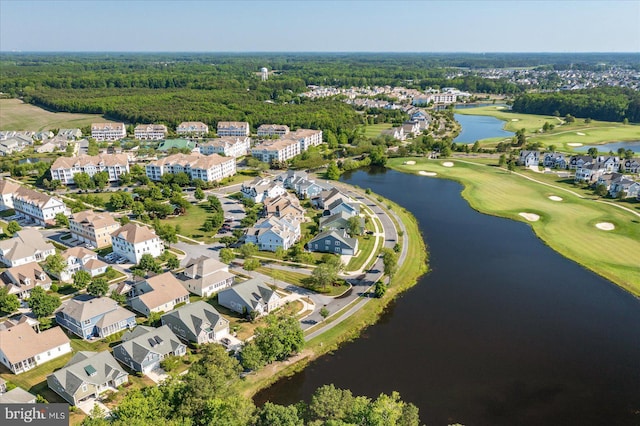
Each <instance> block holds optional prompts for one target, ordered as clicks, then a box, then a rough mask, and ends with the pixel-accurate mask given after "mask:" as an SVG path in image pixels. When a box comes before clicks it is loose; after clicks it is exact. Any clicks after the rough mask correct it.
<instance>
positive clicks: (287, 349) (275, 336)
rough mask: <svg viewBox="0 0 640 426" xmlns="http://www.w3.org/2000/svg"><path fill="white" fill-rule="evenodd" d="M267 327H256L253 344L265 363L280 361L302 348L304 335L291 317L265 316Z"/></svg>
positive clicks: (298, 323) (297, 323) (298, 324)
mask: <svg viewBox="0 0 640 426" xmlns="http://www.w3.org/2000/svg"><path fill="white" fill-rule="evenodd" d="M265 321H266V323H267V326H266V327H258V328H257V329H256V331H255V338H254V340H253V341H254V342H255V344H256V345H257V346H258V348H259V349H260V352H262V355H263V358H264V360H265V362H266V363H271V362H273V361H282V360H285V359H287V358H288V357H289V356H291V355H293V354H295V353H298V352H299V351H300V350H302V348H303V347H304V333H303V332H302V329H301V328H300V322H298V320H296V318H295V317H293V316H275V315H273V314H270V315H267V317H266V319H265Z"/></svg>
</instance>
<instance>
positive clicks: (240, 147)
mask: <svg viewBox="0 0 640 426" xmlns="http://www.w3.org/2000/svg"><path fill="white" fill-rule="evenodd" d="M250 147H251V138H249V137H248V136H226V137H223V138H215V139H210V140H208V141H207V142H206V143H201V144H198V149H199V150H200V154H204V155H211V154H222V155H224V156H225V157H242V156H243V155H247V153H248V152H249V148H250Z"/></svg>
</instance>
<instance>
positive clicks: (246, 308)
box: [218, 278, 282, 315]
mask: <svg viewBox="0 0 640 426" xmlns="http://www.w3.org/2000/svg"><path fill="white" fill-rule="evenodd" d="M218 303H219V304H220V305H221V306H224V307H225V308H229V309H231V310H232V311H234V312H237V313H239V314H243V315H245V314H250V313H251V312H254V311H255V312H256V313H257V314H258V315H264V314H268V313H270V312H272V311H274V310H275V309H277V308H279V307H280V305H281V304H282V299H281V297H280V296H279V295H278V293H276V292H275V291H274V290H272V289H271V288H269V286H268V285H267V284H266V283H265V282H264V281H263V280H262V279H260V278H253V279H250V280H248V281H245V282H242V283H239V284H235V285H233V286H231V288H228V289H226V290H222V291H221V292H220V293H218Z"/></svg>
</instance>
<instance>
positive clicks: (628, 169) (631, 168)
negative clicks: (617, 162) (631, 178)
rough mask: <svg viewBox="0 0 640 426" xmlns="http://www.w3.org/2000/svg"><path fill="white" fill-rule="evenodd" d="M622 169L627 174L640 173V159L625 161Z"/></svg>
mask: <svg viewBox="0 0 640 426" xmlns="http://www.w3.org/2000/svg"><path fill="white" fill-rule="evenodd" d="M622 169H623V170H624V172H625V173H639V172H640V159H637V158H630V159H627V160H624V162H623V164H622Z"/></svg>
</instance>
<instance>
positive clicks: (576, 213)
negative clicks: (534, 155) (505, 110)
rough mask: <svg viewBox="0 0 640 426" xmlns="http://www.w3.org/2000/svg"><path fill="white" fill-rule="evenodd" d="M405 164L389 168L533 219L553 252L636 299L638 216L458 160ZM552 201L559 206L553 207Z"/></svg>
mask: <svg viewBox="0 0 640 426" xmlns="http://www.w3.org/2000/svg"><path fill="white" fill-rule="evenodd" d="M403 160H407V159H406V158H404V159H401V158H399V159H392V160H390V161H389V163H388V165H389V167H392V168H394V169H396V170H400V171H404V172H409V173H418V171H420V170H427V171H431V172H436V173H437V174H438V177H444V178H448V179H453V180H456V181H459V182H461V183H462V184H464V185H465V189H464V190H463V191H462V195H463V197H464V198H465V199H466V200H467V201H468V202H469V204H470V205H471V207H473V208H474V209H476V210H478V211H480V212H482V213H486V214H492V215H495V216H501V217H506V218H509V219H513V220H519V221H524V222H526V220H525V219H524V218H523V217H521V216H520V215H519V213H521V212H527V213H533V214H537V215H538V216H540V220H538V221H536V222H527V223H528V224H529V225H530V226H531V227H532V228H533V230H534V232H535V233H536V235H538V237H540V238H541V239H542V240H543V241H544V242H545V243H546V244H548V245H549V246H550V247H551V248H553V249H554V250H556V251H557V252H559V253H560V254H562V255H563V256H565V257H567V258H569V259H571V260H573V261H575V262H578V263H579V264H581V265H583V266H584V267H586V268H588V269H590V270H592V271H594V272H596V273H598V274H600V275H602V276H603V277H605V278H607V279H609V280H611V281H613V282H614V283H616V284H617V285H619V286H621V287H623V288H624V289H626V290H627V291H629V292H631V293H633V294H634V295H640V268H638V265H639V264H640V216H638V215H636V214H634V213H633V212H628V211H625V210H622V209H620V208H617V207H615V206H612V205H610V204H606V203H602V202H598V201H595V200H591V199H583V198H579V197H578V196H577V195H576V194H573V193H571V192H570V191H571V189H568V188H565V189H556V188H551V187H549V186H547V185H544V184H542V183H537V182H533V181H531V180H529V179H527V178H525V177H522V176H518V175H517V174H515V173H510V172H508V171H506V170H504V169H500V168H498V167H492V166H487V165H479V164H473V163H469V162H462V161H460V160H458V161H455V166H454V167H443V166H442V164H441V163H442V161H439V160H427V159H424V158H420V159H415V160H416V164H415V165H406V164H402V162H403ZM531 177H532V178H536V176H534V175H531ZM561 188H562V187H561ZM550 196H560V197H562V199H563V200H562V201H561V202H557V201H553V200H551V199H549V197H550ZM632 210H633V211H637V209H635V208H633V209H632ZM600 222H610V223H612V224H614V226H615V230H613V231H607V232H603V231H601V230H599V229H597V228H596V226H595V225H596V224H597V223H600Z"/></svg>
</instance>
